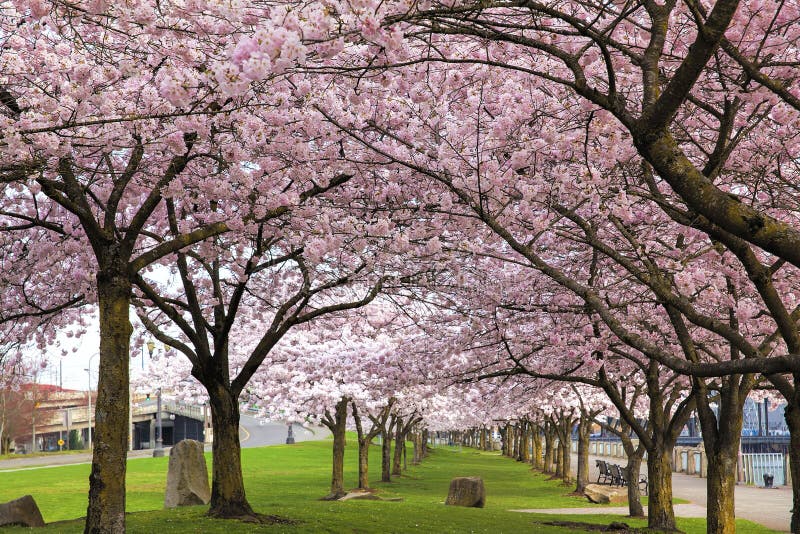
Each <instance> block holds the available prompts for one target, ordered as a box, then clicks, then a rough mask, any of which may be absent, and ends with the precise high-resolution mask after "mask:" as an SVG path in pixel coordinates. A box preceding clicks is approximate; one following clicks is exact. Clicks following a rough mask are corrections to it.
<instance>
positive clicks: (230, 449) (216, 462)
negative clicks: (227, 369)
mask: <svg viewBox="0 0 800 534" xmlns="http://www.w3.org/2000/svg"><path fill="white" fill-rule="evenodd" d="M218 376H219V375H216V374H215V375H213V376H212V377H210V379H211V380H213V379H214V377H218ZM224 382H225V381H215V382H211V381H209V382H207V383H206V384H204V385H205V387H206V390H207V391H208V393H209V404H210V406H211V424H212V425H213V429H214V441H213V444H212V452H211V454H212V463H211V471H212V477H211V502H210V506H209V510H208V515H209V516H211V517H217V518H227V519H233V518H242V517H254V516H255V513H254V512H253V509H252V507H251V506H250V503H249V502H248V501H247V496H246V494H245V489H244V477H243V475H242V454H241V452H242V451H241V443H240V442H239V420H240V413H239V395H238V394H237V393H236V392H235V391H232V390H231V388H230V386H226V385H225V383H224Z"/></svg>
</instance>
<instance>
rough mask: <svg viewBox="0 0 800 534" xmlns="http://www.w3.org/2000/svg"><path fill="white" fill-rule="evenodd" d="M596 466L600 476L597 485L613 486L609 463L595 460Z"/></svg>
mask: <svg viewBox="0 0 800 534" xmlns="http://www.w3.org/2000/svg"><path fill="white" fill-rule="evenodd" d="M594 463H595V465H597V470H598V471H599V474H598V475H597V483H598V484H611V483H612V482H611V481H612V477H611V471H609V469H608V463H606V462H605V461H604V460H595V462H594Z"/></svg>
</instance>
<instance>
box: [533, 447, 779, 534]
mask: <svg viewBox="0 0 800 534" xmlns="http://www.w3.org/2000/svg"><path fill="white" fill-rule="evenodd" d="M597 459H601V460H605V461H607V462H611V463H616V464H620V465H622V466H624V465H625V461H626V460H625V458H615V457H608V456H594V455H591V456H589V472H590V479H591V480H592V481H595V480H597V475H598V470H597V466H596V465H595V460H597ZM577 466H578V456H577V455H576V454H573V455H572V463H571V467H572V473H573V476H574V474H575V472H576V470H577ZM642 474H643V475H646V474H647V465H646V464H644V463H643V464H642ZM672 494H673V495H674V496H675V497H679V498H681V499H686V500H688V501H689V502H691V503H692V504H694V505H698V506H702V507H703V508H705V507H706V503H707V500H706V479H705V478H700V477H697V476H692V475H685V474H683V473H673V474H672ZM735 499H736V504H735V506H736V517H738V518H741V519H749V520H750V521H753V522H755V523H758V524H760V525H764V526H765V527H767V528H771V529H774V530H779V531H782V532H788V531H789V522H790V520H791V509H792V491H791V488H789V487H787V486H780V487H779V488H777V489H764V488H759V487H755V486H744V485H741V484H739V485H737V486H736V494H735ZM678 506H680V505H676V514H677V515H679V516H680V515H681V514H680V513H678V512H679V508H678ZM626 512H627V511H625V512H624V513H626ZM540 513H542V512H541V511H540ZM571 513H575V512H571ZM686 517H696V516H686ZM701 517H704V515H703V516H701Z"/></svg>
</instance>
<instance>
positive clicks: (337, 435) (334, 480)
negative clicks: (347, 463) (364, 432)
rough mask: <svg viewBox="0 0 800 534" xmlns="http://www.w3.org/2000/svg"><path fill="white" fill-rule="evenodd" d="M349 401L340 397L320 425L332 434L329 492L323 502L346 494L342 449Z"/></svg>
mask: <svg viewBox="0 0 800 534" xmlns="http://www.w3.org/2000/svg"><path fill="white" fill-rule="evenodd" d="M349 401H350V399H348V398H347V397H342V398H341V400H339V402H337V403H336V407H335V408H334V413H333V414H331V413H330V412H329V411H326V412H325V416H324V417H323V418H322V423H323V424H324V425H325V426H326V427H328V429H329V430H330V431H331V433H332V434H333V465H332V468H331V491H330V493H329V494H328V495H327V496H325V497H324V499H325V500H330V501H332V500H336V499H341V498H342V497H344V496H345V495H346V494H347V492H346V491H345V490H344V447H345V431H346V429H347V427H346V424H347V404H348V402H349Z"/></svg>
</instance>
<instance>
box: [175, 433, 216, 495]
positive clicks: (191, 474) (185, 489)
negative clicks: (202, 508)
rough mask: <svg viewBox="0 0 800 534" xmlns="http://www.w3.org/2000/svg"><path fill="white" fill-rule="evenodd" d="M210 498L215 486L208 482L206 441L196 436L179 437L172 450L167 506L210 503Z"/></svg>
mask: <svg viewBox="0 0 800 534" xmlns="http://www.w3.org/2000/svg"><path fill="white" fill-rule="evenodd" d="M210 500H211V489H210V488H209V486H208V469H207V468H206V457H205V456H203V444H202V443H200V442H199V441H195V440H193V439H185V440H183V441H179V442H178V443H176V444H175V445H174V446H173V447H172V450H171V451H170V453H169V471H168V472H167V492H166V495H165V497H164V507H165V508H176V507H178V506H194V505H198V504H208V502H209V501H210Z"/></svg>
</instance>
